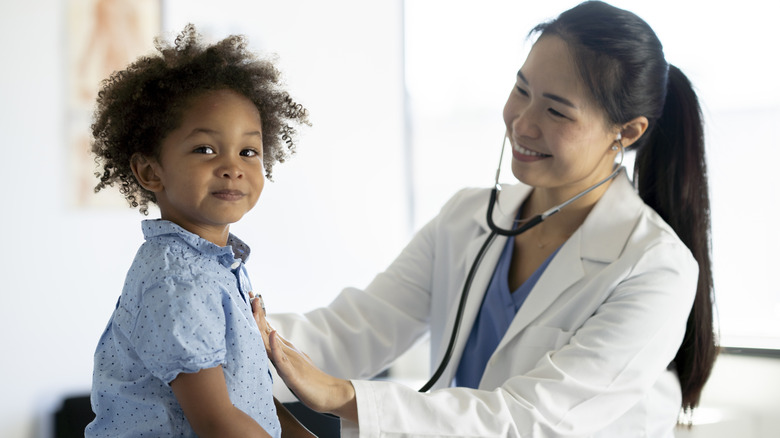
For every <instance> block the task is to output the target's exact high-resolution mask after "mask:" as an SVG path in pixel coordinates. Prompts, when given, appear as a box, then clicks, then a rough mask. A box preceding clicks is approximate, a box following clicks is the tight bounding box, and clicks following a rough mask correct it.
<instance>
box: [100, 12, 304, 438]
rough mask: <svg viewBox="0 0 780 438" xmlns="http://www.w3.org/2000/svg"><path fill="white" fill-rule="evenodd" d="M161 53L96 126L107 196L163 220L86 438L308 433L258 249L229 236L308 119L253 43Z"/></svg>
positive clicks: (137, 273) (149, 241)
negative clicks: (272, 334)
mask: <svg viewBox="0 0 780 438" xmlns="http://www.w3.org/2000/svg"><path fill="white" fill-rule="evenodd" d="M156 47H157V50H158V52H159V53H156V54H155V55H154V56H148V57H143V58H140V59H139V60H137V61H136V62H134V63H133V64H131V65H130V66H128V67H127V68H126V69H125V70H123V71H120V72H116V73H114V74H113V75H112V76H111V77H110V78H109V79H107V80H106V81H104V84H103V89H102V91H101V92H100V94H99V97H98V100H97V107H96V111H95V122H94V124H93V125H92V133H93V136H94V143H93V152H94V153H95V155H96V156H97V158H96V161H97V162H98V163H99V164H100V165H101V166H102V173H100V174H98V176H99V177H100V183H99V184H98V185H97V186H96V188H95V191H99V190H101V189H103V188H105V187H107V186H113V185H115V184H116V185H118V186H119V190H120V192H121V193H122V194H123V195H124V196H125V198H127V200H128V202H129V203H130V205H131V206H132V207H138V208H140V211H141V212H142V213H143V214H145V215H146V214H148V205H149V202H152V203H155V204H157V205H158V206H159V208H160V213H161V219H159V220H145V221H143V223H142V228H143V233H144V237H145V239H146V241H145V242H144V244H143V245H142V246H141V248H140V249H139V251H138V253H137V255H136V257H135V260H134V261H133V264H132V266H131V268H130V271H129V272H128V274H127V278H126V281H125V285H124V289H123V291H122V295H121V297H120V298H119V302H118V303H117V306H116V309H115V310H114V313H113V315H112V316H111V319H110V320H109V323H108V326H107V327H106V330H105V332H104V333H103V335H102V336H101V338H100V341H99V343H98V346H97V351H96V352H95V369H94V376H93V387H92V409H93V411H94V412H95V414H96V418H95V420H94V421H93V422H92V423H90V424H89V426H88V427H87V429H86V436H110V437H120V436H134V437H135V436H177V437H179V436H195V435H198V436H220V437H228V436H242V437H247V436H273V437H279V436H282V429H284V436H303V435H308V432H307V431H306V430H305V429H304V428H303V427H302V426H300V424H298V423H297V422H296V421H295V420H294V418H292V416H290V415H289V413H288V412H286V411H285V410H283V408H281V409H279V408H280V406H279V405H278V403H276V400H275V399H274V398H273V395H272V393H271V375H270V371H269V369H268V360H267V356H266V352H265V349H264V346H263V340H262V337H261V336H260V332H259V331H258V328H257V325H256V322H255V319H254V318H253V315H252V309H251V307H252V306H251V300H252V297H253V295H250V294H251V291H252V286H251V285H250V283H249V278H248V277H247V272H246V268H245V266H244V263H245V262H246V260H247V257H248V256H249V247H248V246H247V245H246V244H244V243H243V242H242V241H241V240H239V239H238V238H237V237H235V236H233V235H232V234H230V232H229V228H230V224H232V223H234V222H236V221H238V220H239V219H241V217H242V216H243V215H244V214H245V213H247V212H248V211H249V210H251V209H252V207H254V205H255V203H256V202H257V200H258V197H259V196H260V192H261V191H262V190H263V184H264V175H265V176H268V177H270V176H271V169H272V167H273V165H274V164H275V163H276V162H281V161H284V159H285V158H286V157H287V156H288V155H289V154H290V153H292V152H293V147H294V142H293V138H294V136H295V134H296V131H295V128H294V127H293V125H300V124H308V120H307V115H306V111H305V109H304V108H303V107H302V106H300V105H298V104H296V103H295V102H294V101H293V100H292V99H291V98H290V97H289V95H288V94H287V93H286V92H285V91H283V90H282V88H281V84H280V79H279V72H278V71H277V70H276V68H275V67H274V66H273V64H272V63H271V62H268V61H265V60H258V59H257V58H255V56H254V55H252V54H251V53H249V52H247V51H246V43H245V40H244V38H243V37H240V36H231V37H228V38H226V39H224V40H223V41H220V42H219V43H217V44H215V45H212V46H204V45H203V44H202V43H201V41H200V37H199V35H198V34H197V32H196V30H195V28H194V26H192V25H188V26H187V27H186V28H185V30H184V31H183V32H182V33H181V34H180V35H179V36H178V38H176V40H175V42H174V44H173V45H171V44H168V43H165V42H162V41H160V40H158V41H156ZM277 415H278V416H277ZM288 424H289V425H290V426H289V429H288V427H287V426H288ZM308 436H310V435H308Z"/></svg>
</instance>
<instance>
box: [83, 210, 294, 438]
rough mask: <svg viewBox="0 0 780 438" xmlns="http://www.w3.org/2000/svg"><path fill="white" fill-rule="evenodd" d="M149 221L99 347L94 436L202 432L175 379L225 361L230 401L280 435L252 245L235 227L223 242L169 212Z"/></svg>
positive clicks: (91, 433)
mask: <svg viewBox="0 0 780 438" xmlns="http://www.w3.org/2000/svg"><path fill="white" fill-rule="evenodd" d="M142 228H143V233H144V237H145V239H146V242H144V244H143V245H141V248H140V249H139V250H138V253H137V254H136V257H135V260H134V261H133V264H132V266H131V268H130V271H129V272H128V274H127V278H126V281H125V286H124V289H123V291H122V295H121V297H120V298H119V302H118V303H117V307H116V309H115V310H114V313H113V315H112V316H111V319H110V320H109V322H108V326H107V327H106V330H105V331H104V332H103V335H102V336H101V338H100V341H99V343H98V346H97V351H96V352H95V364H94V366H95V368H94V373H93V383H92V410H93V411H94V412H95V414H96V418H95V420H94V421H93V422H92V423H90V425H89V426H87V430H86V436H88V437H92V436H95V437H98V436H99V437H106V436H110V437H131V436H132V437H140V436H154V437H157V436H175V437H189V436H195V433H194V432H193V430H192V427H191V426H190V424H189V422H188V421H187V419H186V418H185V416H184V413H183V412H182V410H181V407H180V406H179V403H178V402H177V400H176V398H175V397H174V395H173V392H172V391H171V387H170V386H169V383H170V382H171V381H172V380H173V379H174V378H176V376H177V375H178V374H179V373H193V372H197V371H198V370H201V369H205V368H212V367H215V366H217V365H222V368H223V371H224V374H225V380H226V382H227V388H228V392H229V395H230V400H231V402H232V403H233V404H234V405H235V406H236V407H237V408H239V409H241V410H242V411H244V412H245V413H247V414H248V415H249V416H251V417H252V418H254V420H255V421H257V422H258V423H259V424H260V425H261V426H262V427H263V428H264V429H265V430H266V431H267V432H268V433H269V434H271V436H274V437H279V436H280V435H281V428H280V426H279V420H278V418H277V416H276V409H275V407H274V403H273V395H272V392H271V374H270V371H269V369H268V360H267V356H266V352H265V348H264V346H263V340H262V338H261V336H260V332H259V330H258V329H257V325H256V324H255V321H254V318H253V317H252V309H251V307H250V305H249V300H248V293H249V292H250V291H251V290H252V287H251V285H250V283H249V277H248V276H247V273H246V268H245V266H244V262H245V261H246V259H247V257H248V256H249V247H247V246H246V245H245V244H244V243H243V242H242V241H241V240H239V239H238V238H236V237H235V236H233V235H230V238H229V239H228V242H227V243H228V244H227V246H225V247H220V246H218V245H215V244H213V243H211V242H208V241H207V240H205V239H202V238H201V237H199V236H197V235H195V234H192V233H190V232H188V231H186V230H184V229H182V228H181V227H179V226H177V225H175V224H174V223H172V222H168V221H163V220H147V221H144V222H143V223H142Z"/></svg>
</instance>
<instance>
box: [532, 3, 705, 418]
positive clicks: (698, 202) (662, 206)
mask: <svg viewBox="0 0 780 438" xmlns="http://www.w3.org/2000/svg"><path fill="white" fill-rule="evenodd" d="M532 33H541V36H545V35H557V36H559V37H560V38H562V39H563V40H564V41H566V43H567V44H568V45H569V48H570V49H571V53H572V55H573V57H574V59H575V62H576V64H577V67H578V69H579V72H580V75H581V76H582V78H583V80H584V82H585V84H586V86H587V87H588V89H589V90H590V91H591V93H592V94H593V97H594V99H595V100H596V101H597V102H598V103H599V104H600V105H601V107H602V108H604V110H605V112H606V114H607V118H608V119H609V121H610V122H611V123H613V124H614V125H616V126H617V125H621V124H623V123H626V122H628V121H630V120H633V119H634V118H636V117H639V116H645V117H647V119H648V120H649V121H650V125H649V127H648V129H647V131H646V132H645V134H644V135H643V136H642V137H641V138H640V139H639V140H638V141H637V142H635V143H634V144H633V145H632V146H631V148H632V149H635V150H636V151H637V155H636V160H635V164H634V181H635V183H636V184H637V188H638V190H639V195H640V196H641V197H642V199H643V200H644V202H645V203H646V204H647V205H649V206H650V207H652V208H653V209H654V210H655V211H656V212H658V214H659V215H661V217H662V218H663V219H664V220H665V221H666V222H667V223H668V224H669V225H670V226H671V227H672V228H673V229H674V231H675V232H676V233H677V235H678V236H679V237H680V239H681V240H682V241H683V242H684V243H685V244H686V245H687V246H688V248H689V249H690V251H691V253H692V254H693V256H694V257H695V258H696V261H697V262H698V264H699V282H698V286H697V291H696V297H695V299H694V303H693V308H692V310H691V313H690V315H689V317H688V323H687V327H686V333H685V338H684V340H683V343H682V345H681V346H680V349H679V350H678V352H677V355H676V357H675V359H674V364H675V366H676V368H677V373H678V375H679V378H680V385H681V387H682V407H683V409H685V410H686V411H689V410H691V409H693V408H694V407H695V406H696V405H697V404H698V403H699V399H700V398H701V391H702V388H703V387H704V384H705V383H706V382H707V379H708V378H709V376H710V373H711V371H712V367H713V364H714V362H715V358H716V356H717V351H718V349H717V345H716V339H715V333H714V328H713V307H712V306H713V298H712V289H713V285H712V267H711V260H710V202H709V193H708V184H707V168H706V163H705V156H704V132H703V131H704V130H703V121H702V116H701V109H700V107H699V102H698V99H697V97H696V93H695V92H694V91H693V87H692V86H691V83H690V81H689V80H688V78H687V77H686V76H685V75H684V74H683V73H682V72H681V71H680V70H679V69H678V68H677V67H675V66H672V65H669V64H668V63H667V62H666V60H665V58H664V54H663V47H662V45H661V42H660V41H659V40H658V37H657V36H656V35H655V32H653V30H652V29H651V28H650V26H649V25H648V24H647V23H646V22H645V21H644V20H642V19H641V18H639V17H637V16H636V15H635V14H633V13H631V12H628V11H625V10H622V9H618V8H615V7H613V6H610V5H608V4H606V3H603V2H599V1H587V2H585V3H581V4H580V5H578V6H576V7H574V8H572V9H570V10H568V11H566V12H564V13H562V14H561V15H560V16H559V17H558V18H557V19H555V20H553V21H551V22H548V23H543V24H541V25H539V26H537V27H536V28H535V29H534V30H533V31H532Z"/></svg>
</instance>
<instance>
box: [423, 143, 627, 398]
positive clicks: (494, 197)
mask: <svg viewBox="0 0 780 438" xmlns="http://www.w3.org/2000/svg"><path fill="white" fill-rule="evenodd" d="M506 139H507V136H506V135H504V141H503V143H501V157H499V159H498V168H497V169H496V181H495V184H494V185H493V189H491V190H490V201H489V202H488V209H487V223H488V227H490V234H489V235H488V237H487V239H485V242H484V243H483V244H482V247H481V248H480V249H479V252H478V253H477V256H476V257H475V258H474V261H473V262H472V263H471V268H469V272H468V275H467V276H466V281H465V282H464V283H463V291H462V292H461V294H460V302H459V303H458V311H457V313H456V314H455V322H454V323H453V326H452V334H451V335H450V341H449V343H448V344H447V350H446V351H445V352H444V356H443V357H442V359H441V363H439V367H438V368H436V371H435V372H434V373H433V375H432V376H431V378H430V379H429V380H428V382H427V383H426V384H425V385H423V386H422V388H420V389H419V390H418V391H419V392H427V391H428V390H429V389H431V387H433V385H434V384H435V383H436V382H437V381H438V380H439V378H440V377H441V375H442V374H443V373H444V369H445V368H447V365H448V364H449V362H450V359H451V358H452V351H453V350H454V349H455V341H456V340H457V337H458V331H459V330H460V323H461V320H462V319H463V311H464V310H465V308H466V300H467V299H468V295H469V292H470V290H471V283H472V282H473V281H474V276H475V275H476V273H477V269H479V265H480V263H482V258H483V257H484V256H485V253H486V252H487V250H488V248H490V245H491V244H492V243H493V241H494V240H495V239H496V236H498V235H502V236H518V235H520V234H523V233H525V232H526V231H528V230H530V229H531V228H533V227H535V226H536V225H539V224H540V223H542V222H543V221H544V220H545V219H547V218H548V217H550V216H552V215H554V214H555V213H558V212H559V211H561V209H562V208H564V207H566V206H567V205H569V204H571V203H572V202H574V201H576V200H578V199H580V198H581V197H583V196H585V195H587V194H588V193H590V192H591V191H593V190H595V189H596V188H598V187H599V186H601V185H603V184H604V183H606V182H607V181H609V180H611V179H613V178H615V177H616V176H618V174H619V173H620V170H621V169H622V167H621V166H622V165H623V158H624V155H625V152H624V151H623V142H622V141H621V139H622V136H621V135H620V133H618V135H617V137H616V138H615V141H616V142H617V143H618V144H619V145H620V161H619V162H618V163H617V164H615V166H614V169H613V170H612V173H610V174H609V176H607V177H606V178H604V179H602V180H601V181H599V182H597V183H596V184H593V185H592V186H590V187H588V188H587V189H585V190H583V191H581V192H580V193H577V194H576V195H574V196H572V197H571V198H569V199H567V200H566V201H564V202H562V203H560V204H558V205H556V206H555V207H553V208H551V209H549V210H547V211H545V212H544V213H541V214H538V215H536V216H533V217H531V218H530V219H521V220H519V221H516V222H518V223H522V225H520V226H519V227H517V228H513V229H504V228H500V227H499V226H498V225H496V224H495V222H493V208H494V207H495V205H496V202H497V201H498V194H499V193H500V192H501V184H499V182H498V180H499V176H500V174H501V163H502V161H503V159H504V149H505V147H506Z"/></svg>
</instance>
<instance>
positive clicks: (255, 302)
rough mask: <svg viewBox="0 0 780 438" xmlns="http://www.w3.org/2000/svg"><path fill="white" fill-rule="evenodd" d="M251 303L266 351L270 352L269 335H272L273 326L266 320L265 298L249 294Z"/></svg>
mask: <svg viewBox="0 0 780 438" xmlns="http://www.w3.org/2000/svg"><path fill="white" fill-rule="evenodd" d="M249 301H250V303H251V305H252V316H253V317H254V318H255V323H256V324H257V328H258V330H260V335H262V337H263V344H265V349H266V351H269V349H270V344H269V338H268V335H269V334H270V333H271V331H272V328H271V325H270V324H268V320H267V319H265V315H266V311H265V303H264V302H263V297H262V296H261V295H260V294H255V293H254V292H249Z"/></svg>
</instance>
